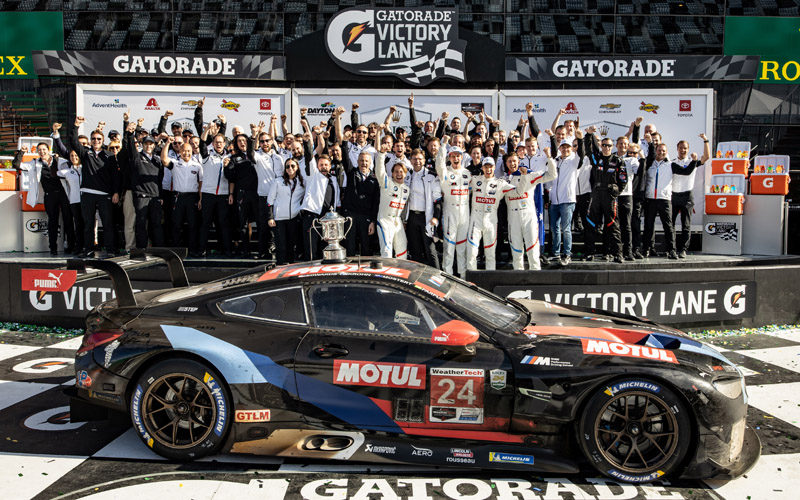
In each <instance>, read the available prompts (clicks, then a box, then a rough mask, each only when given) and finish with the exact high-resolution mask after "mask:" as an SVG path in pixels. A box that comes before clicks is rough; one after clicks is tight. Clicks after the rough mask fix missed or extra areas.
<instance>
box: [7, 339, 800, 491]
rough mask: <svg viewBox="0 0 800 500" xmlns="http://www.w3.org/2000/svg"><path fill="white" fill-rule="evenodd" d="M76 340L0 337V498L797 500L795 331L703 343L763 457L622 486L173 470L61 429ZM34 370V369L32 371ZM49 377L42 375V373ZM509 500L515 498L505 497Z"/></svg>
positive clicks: (125, 432)
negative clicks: (734, 374) (720, 364)
mask: <svg viewBox="0 0 800 500" xmlns="http://www.w3.org/2000/svg"><path fill="white" fill-rule="evenodd" d="M79 342H80V340H79V339H73V340H69V341H62V342H54V341H53V340H50V339H49V337H48V336H46V335H38V336H34V335H32V334H14V333H2V334H0V484H2V486H3V492H2V498H3V499H7V500H11V499H30V498H36V499H45V498H56V497H58V498H63V499H74V498H92V499H111V498H114V499H129V498H131V499H133V498H135V499H137V500H141V499H142V498H156V497H157V498H170V500H179V499H184V498H185V499H190V498H191V499H223V498H268V499H273V498H274V499H283V498H309V499H312V498H320V499H322V498H364V499H373V500H374V499H378V498H386V499H406V498H414V499H415V500H417V499H420V500H421V499H437V500H438V499H440V498H463V499H476V500H477V499H483V498H508V499H511V498H519V499H536V500H538V499H544V500H551V499H553V500H557V499H620V500H621V499H645V498H647V499H680V498H684V499H716V498H724V499H726V500H733V499H741V500H760V499H764V500H781V499H795V498H797V491H796V489H797V486H796V480H797V478H798V477H800V397H798V394H800V330H784V331H780V332H778V333H774V334H760V335H747V336H741V337H722V338H718V339H713V340H711V341H710V343H712V344H714V345H716V346H717V347H718V348H720V349H721V350H723V351H725V354H726V356H728V357H729V358H730V359H731V360H732V361H734V362H735V363H737V364H738V365H739V366H740V367H741V368H742V369H743V370H744V371H745V374H746V375H747V383H748V393H749V396H750V405H751V408H750V411H749V417H748V420H749V423H750V425H751V426H753V427H754V428H755V429H756V432H758V434H759V436H760V438H761V441H762V445H763V452H762V457H761V459H760V460H759V463H758V464H757V465H756V467H755V468H754V469H753V470H751V471H750V472H749V473H748V474H747V475H745V476H744V477H741V478H739V479H737V480H735V481H731V482H727V483H725V482H714V481H708V482H707V483H704V482H699V481H682V482H677V483H671V484H670V483H661V482H656V483H654V484H652V485H636V486H634V485H619V484H616V483H614V482H611V481H608V480H605V479H600V478H597V477H596V475H595V474H593V473H592V472H591V471H589V470H587V471H585V474H582V475H579V476H575V477H568V478H558V477H540V476H531V477H525V478H522V477H520V474H514V475H513V476H507V475H506V474H498V473H492V474H490V475H489V474H480V473H477V474H476V473H475V472H474V471H459V470H454V469H436V468H423V467H416V466H375V465H366V464H363V465H358V464H347V463H342V462H324V461H320V462H306V461H303V462H300V461H292V460H288V459H287V460H284V459H279V458H272V457H264V458H261V459H252V458H249V457H239V456H234V455H228V456H218V457H213V458H210V459H205V460H203V461H201V462H197V463H192V464H179V463H172V462H168V461H166V460H163V459H161V458H160V457H158V456H156V455H154V454H153V453H152V452H150V450H148V449H147V448H146V447H144V446H143V445H142V444H141V443H140V442H139V440H138V438H137V437H136V436H135V435H134V434H133V431H132V430H131V429H130V428H128V427H127V426H126V425H125V424H116V425H114V424H110V423H107V422H89V423H78V424H73V423H70V422H69V420H68V418H64V417H65V412H66V411H67V410H68V401H67V398H66V397H65V396H64V395H63V394H62V393H61V389H62V388H63V386H65V385H69V384H71V383H72V381H73V367H72V361H71V360H72V358H73V355H74V352H75V350H76V348H77V347H78V344H79ZM31 367H33V368H31ZM48 370H49V371H48ZM515 491H516V493H514V492H515Z"/></svg>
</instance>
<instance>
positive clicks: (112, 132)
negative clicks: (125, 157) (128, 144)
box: [108, 130, 119, 137]
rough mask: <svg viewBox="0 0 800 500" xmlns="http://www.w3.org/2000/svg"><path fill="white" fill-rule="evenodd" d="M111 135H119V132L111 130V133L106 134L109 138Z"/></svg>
mask: <svg viewBox="0 0 800 500" xmlns="http://www.w3.org/2000/svg"><path fill="white" fill-rule="evenodd" d="M112 135H119V131H117V130H111V131H109V132H108V136H109V137H111V136H112Z"/></svg>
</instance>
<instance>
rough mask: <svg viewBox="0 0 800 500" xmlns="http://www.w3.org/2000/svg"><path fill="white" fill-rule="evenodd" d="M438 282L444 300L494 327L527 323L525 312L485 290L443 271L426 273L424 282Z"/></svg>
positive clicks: (517, 325) (511, 326)
mask: <svg viewBox="0 0 800 500" xmlns="http://www.w3.org/2000/svg"><path fill="white" fill-rule="evenodd" d="M420 281H423V280H420ZM440 282H441V285H440V286H438V287H437V288H438V289H439V290H441V291H444V292H445V296H444V298H445V300H447V301H449V302H452V303H453V304H456V305H457V306H458V307H460V308H463V309H464V310H467V311H469V313H470V314H472V315H474V316H477V317H478V318H480V319H481V321H482V322H483V323H485V324H487V325H489V326H490V327H492V328H494V329H505V330H519V329H520V328H523V327H524V326H525V324H526V323H527V320H528V315H527V313H525V312H523V311H521V310H520V309H517V308H516V307H514V306H513V305H512V304H511V303H509V302H507V301H505V300H503V299H501V298H500V297H498V296H496V295H494V294H492V293H489V292H487V291H486V290H483V289H481V288H478V287H474V286H469V285H467V284H464V283H462V282H460V281H458V280H456V279H454V278H453V277H450V276H447V275H445V274H444V273H435V272H433V273H430V274H428V276H427V281H426V283H433V284H434V285H436V284H438V283H440Z"/></svg>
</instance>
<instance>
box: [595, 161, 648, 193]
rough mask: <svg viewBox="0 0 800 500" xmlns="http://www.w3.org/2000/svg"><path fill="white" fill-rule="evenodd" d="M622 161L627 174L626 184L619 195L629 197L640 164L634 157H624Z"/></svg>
mask: <svg viewBox="0 0 800 500" xmlns="http://www.w3.org/2000/svg"><path fill="white" fill-rule="evenodd" d="M622 159H623V160H624V161H625V170H626V172H627V173H628V182H626V183H625V187H624V188H623V189H622V191H621V192H620V193H619V195H620V196H631V195H633V176H634V175H636V172H638V171H639V165H640V162H639V158H637V157H635V156H624V157H623V158H622ZM590 170H591V169H590Z"/></svg>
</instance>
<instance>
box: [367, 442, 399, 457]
mask: <svg viewBox="0 0 800 500" xmlns="http://www.w3.org/2000/svg"><path fill="white" fill-rule="evenodd" d="M364 451H366V452H367V453H377V454H379V455H394V454H395V453H397V446H378V445H374V444H367V445H364Z"/></svg>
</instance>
